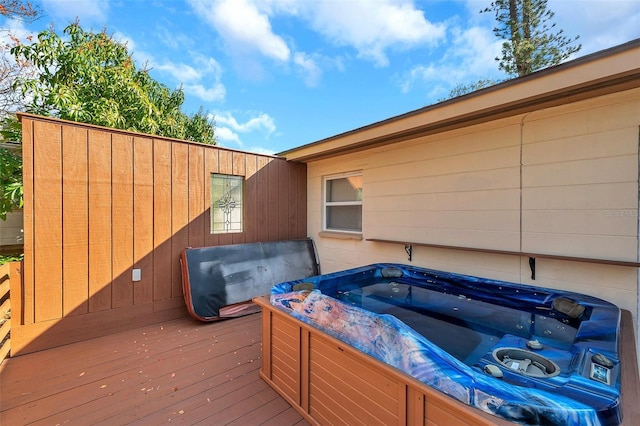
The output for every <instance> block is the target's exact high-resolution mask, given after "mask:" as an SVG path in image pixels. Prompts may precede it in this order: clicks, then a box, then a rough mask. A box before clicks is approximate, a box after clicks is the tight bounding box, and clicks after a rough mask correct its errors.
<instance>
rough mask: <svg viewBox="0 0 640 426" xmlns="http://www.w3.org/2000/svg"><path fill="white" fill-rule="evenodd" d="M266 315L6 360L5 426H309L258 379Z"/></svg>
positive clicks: (0, 400)
mask: <svg viewBox="0 0 640 426" xmlns="http://www.w3.org/2000/svg"><path fill="white" fill-rule="evenodd" d="M260 347H261V334H260V314H254V315H250V316H246V317H242V318H237V319H233V320H227V321H221V322H216V323H209V324H204V323H197V322H194V321H193V320H192V319H191V318H181V319H176V320H173V321H168V322H165V323H162V324H156V325H151V326H146V327H142V328H137V329H134V330H129V331H126V332H122V333H118V334H112V335H108V336H105V337H100V338H96V339H91V340H86V341H83V342H79V343H74V344H70V345H66V346H61V347H57V348H53V349H48V350H45V351H41V352H36V353H32V354H28V355H23V356H19V357H16V358H11V359H8V360H6V361H5V362H4V363H3V364H2V366H1V367H0V375H1V378H0V384H1V386H0V406H1V407H0V410H1V411H0V424H6V425H10V424H11V425H26V424H50V425H55V424H65V423H72V424H108V425H117V424H131V423H139V424H161V423H177V424H190V425H191V424H200V423H202V424H207V425H233V424H238V425H240V424H241V425H259V424H272V425H278V426H280V425H307V424H308V423H307V422H306V421H305V420H304V419H303V418H302V417H301V416H300V414H298V413H297V412H296V411H295V410H294V409H293V408H291V406H290V405H289V404H288V403H287V402H285V401H284V400H283V399H282V398H281V397H280V396H279V395H278V394H277V393H276V392H275V391H273V389H271V388H270V387H269V386H268V385H267V384H266V383H265V382H264V381H262V380H261V379H260V376H259V369H260V364H261V359H260V357H261V350H260Z"/></svg>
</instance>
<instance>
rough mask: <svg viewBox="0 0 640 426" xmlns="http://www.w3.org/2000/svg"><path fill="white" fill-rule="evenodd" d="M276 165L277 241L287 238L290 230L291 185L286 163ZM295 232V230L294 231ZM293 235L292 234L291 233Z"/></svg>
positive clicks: (279, 162)
mask: <svg viewBox="0 0 640 426" xmlns="http://www.w3.org/2000/svg"><path fill="white" fill-rule="evenodd" d="M276 164H277V165H278V198H277V203H278V238H277V239H278V240H286V239H288V238H289V231H290V230H291V223H290V211H291V207H292V206H291V204H292V203H291V201H292V200H291V199H290V198H289V195H290V194H291V191H292V189H295V187H294V188H292V185H291V180H290V177H289V175H290V168H289V167H288V164H287V163H283V162H281V161H278V162H276ZM294 232H295V229H294ZM292 234H293V232H292Z"/></svg>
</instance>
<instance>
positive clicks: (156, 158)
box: [12, 115, 306, 354]
mask: <svg viewBox="0 0 640 426" xmlns="http://www.w3.org/2000/svg"><path fill="white" fill-rule="evenodd" d="M22 125H23V143H24V149H23V153H24V177H25V207H24V228H25V230H24V233H25V242H24V245H25V261H24V274H23V276H24V287H23V291H22V294H21V295H20V300H19V301H18V302H17V304H16V306H19V307H20V312H15V313H14V318H22V320H21V321H15V322H14V324H13V325H12V333H13V338H12V346H13V349H14V351H13V353H14V354H17V353H26V352H31V351H34V350H40V349H44V348H47V347H51V346H56V345H60V344H64V343H68V342H72V341H78V340H82V339H86V338H91V337H95V336H99V335H103V334H107V333H111V332H115V331H119V330H122V329H126V328H130V327H135V326H138V325H143V324H149V323H154V322H159V321H163V320H166V319H169V318H175V317H178V316H182V315H185V314H186V310H185V309H184V301H183V295H182V282H181V271H180V263H179V255H180V253H181V252H182V251H183V250H184V249H185V248H186V247H203V246H211V245H223V244H238V243H249V242H258V241H275V240H286V239H297V238H306V200H305V198H304V197H305V194H306V190H304V187H305V185H306V165H304V164H301V163H289V162H286V161H285V160H282V159H278V158H274V157H271V156H263V155H257V154H250V153H244V152H236V151H231V150H227V149H223V148H218V147H215V146H205V145H200V144H194V143H188V142H183V141H176V140H170V139H165V138H156V137H151V136H145V135H138V134H129V133H126V132H123V131H115V130H111V129H104V128H98V127H95V126H88V125H83V124H78V123H69V122H64V121H60V120H55V119H48V118H44V117H34V116H27V115H25V116H23V117H22ZM211 173H225V174H233V175H239V176H244V177H245V200H244V204H245V206H244V208H245V213H244V232H242V233H237V234H226V235H224V234H220V235H213V234H211V233H210V211H209V209H210V202H211V200H210V175H211ZM134 268H137V269H140V270H141V280H140V281H137V282H133V281H132V279H131V275H132V270H133V269H134ZM13 297H16V295H13ZM45 331H46V333H45Z"/></svg>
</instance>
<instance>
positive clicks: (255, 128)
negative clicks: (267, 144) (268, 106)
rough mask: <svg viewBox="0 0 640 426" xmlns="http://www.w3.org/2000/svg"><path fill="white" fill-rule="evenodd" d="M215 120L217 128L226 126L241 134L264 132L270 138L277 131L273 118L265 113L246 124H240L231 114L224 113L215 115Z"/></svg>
mask: <svg viewBox="0 0 640 426" xmlns="http://www.w3.org/2000/svg"><path fill="white" fill-rule="evenodd" d="M215 120H216V127H218V126H226V127H227V128H229V127H230V128H232V129H233V130H235V131H237V132H240V133H249V132H262V133H265V134H266V135H267V136H268V135H270V134H272V133H273V132H275V130H276V125H275V123H274V121H273V118H271V117H270V116H269V115H268V114H265V113H259V114H258V115H256V116H254V117H251V118H250V119H249V120H247V121H245V122H244V123H239V122H238V120H237V119H236V118H235V117H234V116H233V114H232V113H231V112H229V111H222V112H216V113H215Z"/></svg>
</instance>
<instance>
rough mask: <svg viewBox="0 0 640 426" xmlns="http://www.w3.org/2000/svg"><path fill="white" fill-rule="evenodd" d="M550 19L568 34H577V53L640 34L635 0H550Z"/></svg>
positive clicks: (638, 8)
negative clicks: (580, 45) (552, 16)
mask: <svg viewBox="0 0 640 426" xmlns="http://www.w3.org/2000/svg"><path fill="white" fill-rule="evenodd" d="M547 8H548V9H549V10H552V11H553V12H555V16H554V18H553V22H555V23H556V24H557V28H558V29H562V30H564V35H566V36H567V37H573V36H576V35H577V36H580V38H579V39H578V43H580V44H582V49H581V50H580V51H579V52H578V55H585V54H588V53H593V52H597V51H599V50H602V49H606V48H609V47H611V46H616V45H619V44H622V43H624V42H627V41H629V40H633V39H636V38H639V37H640V2H638V1H637V0H581V1H566V0H563V1H560V0H550V1H549V3H548V4H547Z"/></svg>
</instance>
